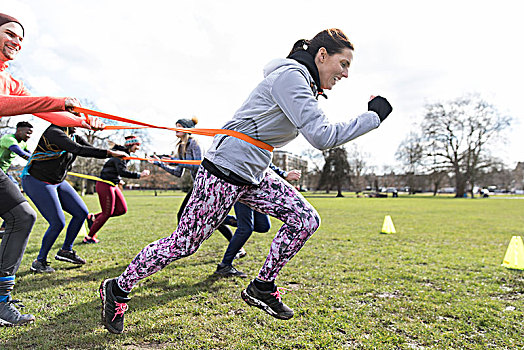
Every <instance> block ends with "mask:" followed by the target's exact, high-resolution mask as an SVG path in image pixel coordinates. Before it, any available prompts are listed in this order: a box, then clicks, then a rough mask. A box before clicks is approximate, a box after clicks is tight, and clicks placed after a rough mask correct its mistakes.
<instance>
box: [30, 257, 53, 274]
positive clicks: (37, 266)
mask: <svg viewBox="0 0 524 350" xmlns="http://www.w3.org/2000/svg"><path fill="white" fill-rule="evenodd" d="M31 271H33V272H37V273H53V272H55V269H53V268H52V267H51V266H49V263H48V262H47V261H46V262H41V261H38V260H35V261H33V263H32V264H31Z"/></svg>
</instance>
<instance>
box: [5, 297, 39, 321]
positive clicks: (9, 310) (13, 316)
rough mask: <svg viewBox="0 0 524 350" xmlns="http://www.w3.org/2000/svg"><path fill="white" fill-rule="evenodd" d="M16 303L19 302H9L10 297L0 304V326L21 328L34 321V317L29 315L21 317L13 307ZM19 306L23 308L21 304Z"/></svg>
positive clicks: (18, 301)
mask: <svg viewBox="0 0 524 350" xmlns="http://www.w3.org/2000/svg"><path fill="white" fill-rule="evenodd" d="M17 303H20V300H11V297H9V300H8V301H4V302H1V303H0V326H21V325H24V324H28V323H31V322H33V321H34V320H35V316H33V315H31V314H26V315H22V314H21V313H20V311H18V309H17V308H16V307H15V305H14V304H17ZM19 306H20V307H24V305H22V304H20V305H19Z"/></svg>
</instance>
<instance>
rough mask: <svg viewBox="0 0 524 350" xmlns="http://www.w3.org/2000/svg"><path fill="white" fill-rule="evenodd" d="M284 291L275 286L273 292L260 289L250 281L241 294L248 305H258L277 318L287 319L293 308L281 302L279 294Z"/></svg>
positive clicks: (291, 315) (291, 314)
mask: <svg viewBox="0 0 524 350" xmlns="http://www.w3.org/2000/svg"><path fill="white" fill-rule="evenodd" d="M285 291H286V290H285V289H284V288H275V291H274V292H269V291H268V292H266V291H262V290H260V289H258V288H257V287H256V286H255V284H254V283H253V281H251V283H249V286H247V288H246V289H245V290H243V291H242V294H241V295H242V299H244V301H245V302H246V303H247V304H248V305H250V306H255V307H258V308H259V309H262V310H264V311H265V312H267V313H268V314H270V315H271V316H273V317H276V318H278V319H281V320H289V319H290V318H291V317H293V310H291V309H290V308H289V307H288V306H287V305H286V304H284V303H283V302H282V297H281V295H283V294H285Z"/></svg>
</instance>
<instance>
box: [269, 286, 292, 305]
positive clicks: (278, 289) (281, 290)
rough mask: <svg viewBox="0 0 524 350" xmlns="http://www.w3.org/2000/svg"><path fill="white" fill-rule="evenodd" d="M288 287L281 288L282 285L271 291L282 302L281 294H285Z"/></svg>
mask: <svg viewBox="0 0 524 350" xmlns="http://www.w3.org/2000/svg"><path fill="white" fill-rule="evenodd" d="M288 291H289V289H286V288H283V287H277V290H276V291H274V292H273V293H271V295H273V296H274V297H275V298H277V299H278V301H280V302H282V295H284V294H286V292H288Z"/></svg>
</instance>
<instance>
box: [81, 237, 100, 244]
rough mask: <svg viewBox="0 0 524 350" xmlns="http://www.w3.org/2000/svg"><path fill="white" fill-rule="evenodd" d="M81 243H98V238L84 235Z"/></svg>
mask: <svg viewBox="0 0 524 350" xmlns="http://www.w3.org/2000/svg"><path fill="white" fill-rule="evenodd" d="M82 243H84V244H94V243H100V240H99V239H98V238H95V237H89V236H85V237H84V240H83V241H82Z"/></svg>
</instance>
